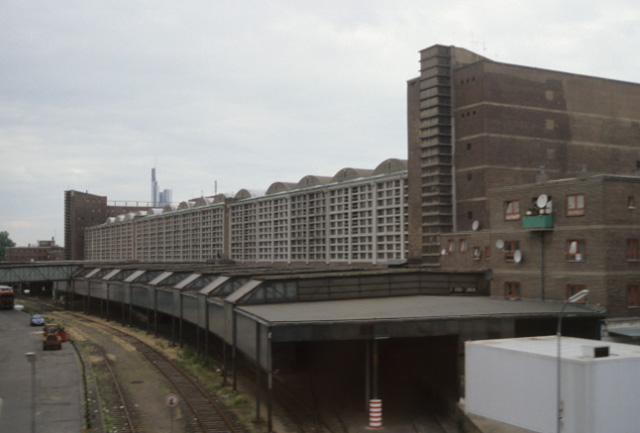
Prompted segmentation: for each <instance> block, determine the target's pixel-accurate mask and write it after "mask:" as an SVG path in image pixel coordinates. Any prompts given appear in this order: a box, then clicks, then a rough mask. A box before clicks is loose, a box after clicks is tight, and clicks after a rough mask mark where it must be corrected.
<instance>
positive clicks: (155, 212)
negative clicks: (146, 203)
mask: <svg viewBox="0 0 640 433" xmlns="http://www.w3.org/2000/svg"><path fill="white" fill-rule="evenodd" d="M163 210H164V209H161V208H153V209H149V210H148V211H147V215H160V214H161V213H162V211H163Z"/></svg>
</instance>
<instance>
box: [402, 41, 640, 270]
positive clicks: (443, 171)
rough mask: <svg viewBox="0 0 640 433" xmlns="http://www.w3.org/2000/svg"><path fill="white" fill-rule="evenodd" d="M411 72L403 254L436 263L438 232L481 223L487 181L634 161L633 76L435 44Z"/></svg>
mask: <svg viewBox="0 0 640 433" xmlns="http://www.w3.org/2000/svg"><path fill="white" fill-rule="evenodd" d="M420 56H421V58H420V62H421V63H420V64H421V71H420V76H419V77H418V78H415V79H413V80H411V81H409V82H408V96H407V104H408V116H409V117H408V128H409V131H408V132H409V134H408V137H409V145H408V152H409V196H410V197H409V205H410V207H411V209H416V212H411V213H410V221H409V231H410V233H409V249H410V251H409V257H410V258H411V259H413V260H415V261H416V262H421V263H424V264H426V265H434V266H437V265H438V263H439V257H440V254H439V253H440V251H439V250H440V242H439V239H438V235H440V234H441V233H447V232H451V231H464V230H470V228H471V225H472V223H473V221H476V220H477V221H479V223H480V224H481V225H482V226H484V227H485V228H488V227H489V226H490V224H491V213H490V208H489V205H488V191H489V190H490V189H491V188H496V187H500V186H504V185H521V184H528V183H533V182H535V180H536V176H537V174H538V173H539V170H540V167H541V166H542V167H544V172H545V174H546V175H547V176H548V177H549V179H562V178H570V177H575V176H576V175H578V174H579V173H580V172H581V171H583V169H584V168H585V167H586V168H587V170H588V171H589V172H590V173H600V174H618V175H632V174H633V172H634V170H636V169H637V168H638V167H639V166H640V109H639V107H640V85H638V84H636V83H627V82H621V81H614V80H608V79H603V78H595V77H587V76H580V75H575V74H569V73H564V72H557V71H549V70H543V69H538V68H531V67H524V66H518V65H509V64H504V63H498V62H494V61H491V60H489V59H486V58H483V57H481V56H479V55H476V54H474V53H471V52H469V51H467V50H464V49H461V48H456V47H446V46H441V45H436V46H433V47H430V48H427V49H425V50H423V51H421V53H420Z"/></svg>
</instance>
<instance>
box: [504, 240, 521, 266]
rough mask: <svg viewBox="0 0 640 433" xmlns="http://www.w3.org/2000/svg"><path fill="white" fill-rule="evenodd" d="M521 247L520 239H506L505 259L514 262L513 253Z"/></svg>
mask: <svg viewBox="0 0 640 433" xmlns="http://www.w3.org/2000/svg"><path fill="white" fill-rule="evenodd" d="M519 249H520V241H506V242H505V243H504V261H505V262H513V255H514V253H515V252H516V251H517V250H519Z"/></svg>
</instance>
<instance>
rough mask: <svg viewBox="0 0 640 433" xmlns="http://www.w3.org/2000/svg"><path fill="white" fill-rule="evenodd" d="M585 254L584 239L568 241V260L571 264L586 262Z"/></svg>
mask: <svg viewBox="0 0 640 433" xmlns="http://www.w3.org/2000/svg"><path fill="white" fill-rule="evenodd" d="M585 253H586V248H585V242H584V239H571V240H568V241H567V260H569V261H570V262H584V261H585Z"/></svg>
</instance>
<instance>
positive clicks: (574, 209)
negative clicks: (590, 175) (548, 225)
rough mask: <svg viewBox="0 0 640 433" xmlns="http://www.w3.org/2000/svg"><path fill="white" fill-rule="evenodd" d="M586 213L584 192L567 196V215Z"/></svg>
mask: <svg viewBox="0 0 640 433" xmlns="http://www.w3.org/2000/svg"><path fill="white" fill-rule="evenodd" d="M582 215H584V194H573V195H568V196H567V216H570V217H572V216H582Z"/></svg>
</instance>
